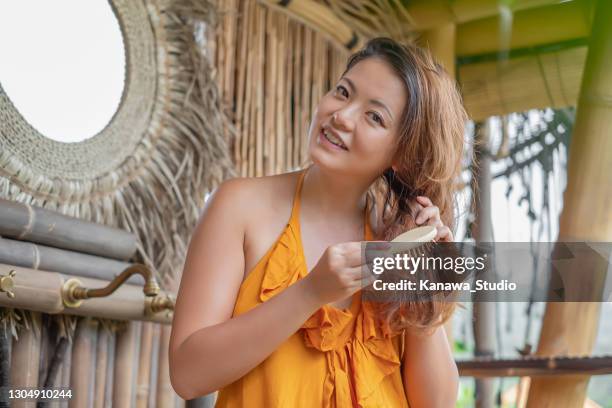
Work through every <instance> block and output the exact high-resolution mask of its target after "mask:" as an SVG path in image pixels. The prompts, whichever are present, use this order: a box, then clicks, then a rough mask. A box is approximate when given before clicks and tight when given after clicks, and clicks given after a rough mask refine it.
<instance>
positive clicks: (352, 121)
mask: <svg viewBox="0 0 612 408" xmlns="http://www.w3.org/2000/svg"><path fill="white" fill-rule="evenodd" d="M406 103H407V95H406V91H405V89H404V84H403V82H402V81H401V80H400V79H399V78H398V77H397V76H396V74H395V73H394V72H393V70H392V68H391V67H390V66H389V65H388V64H387V63H386V62H384V61H383V60H381V59H378V58H367V59H365V60H362V61H360V62H358V63H357V64H356V65H354V66H353V67H352V68H351V69H350V70H349V71H348V72H347V73H346V74H345V75H344V77H342V78H341V79H340V81H338V83H337V84H336V86H335V87H334V88H333V89H332V90H331V91H330V92H328V93H327V94H326V95H325V96H323V98H321V100H320V101H319V104H318V106H317V109H316V111H315V113H314V115H313V118H312V121H311V123H310V129H309V131H308V137H309V143H308V152H309V155H310V158H311V160H312V161H313V162H314V163H315V164H317V165H318V166H319V167H320V168H321V169H322V170H324V171H331V172H334V173H336V174H344V175H350V176H362V177H364V178H365V177H368V178H371V179H375V178H376V177H378V176H380V175H381V174H382V173H383V171H384V170H386V169H388V168H389V167H391V164H392V159H393V156H394V153H395V146H396V142H397V137H398V133H399V126H400V118H401V114H402V111H403V108H404V106H405V104H406Z"/></svg>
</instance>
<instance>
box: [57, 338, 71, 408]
mask: <svg viewBox="0 0 612 408" xmlns="http://www.w3.org/2000/svg"><path fill="white" fill-rule="evenodd" d="M73 344H74V343H73V341H70V340H69V341H68V344H67V346H66V351H65V353H64V359H63V360H64V361H62V377H61V386H62V387H65V388H70V373H71V372H72V346H73ZM69 403H70V401H66V400H64V401H62V402H61V403H60V406H61V407H62V408H68V404H69Z"/></svg>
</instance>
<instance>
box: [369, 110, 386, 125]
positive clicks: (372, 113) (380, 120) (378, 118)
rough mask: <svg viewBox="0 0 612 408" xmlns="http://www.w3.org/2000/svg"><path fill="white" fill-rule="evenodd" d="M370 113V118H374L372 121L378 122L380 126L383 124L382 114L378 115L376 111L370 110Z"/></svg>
mask: <svg viewBox="0 0 612 408" xmlns="http://www.w3.org/2000/svg"><path fill="white" fill-rule="evenodd" d="M370 113H371V115H372V120H374V122H376V123H378V124H379V125H381V126H384V122H383V118H382V116H380V115H379V114H378V113H376V112H370Z"/></svg>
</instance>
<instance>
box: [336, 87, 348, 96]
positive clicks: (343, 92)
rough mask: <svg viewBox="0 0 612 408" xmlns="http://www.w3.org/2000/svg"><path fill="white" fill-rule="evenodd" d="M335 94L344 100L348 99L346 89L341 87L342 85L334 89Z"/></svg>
mask: <svg viewBox="0 0 612 408" xmlns="http://www.w3.org/2000/svg"><path fill="white" fill-rule="evenodd" d="M336 93H338V94H340V95H342V96H344V97H345V98H348V96H349V95H348V91H347V89H346V88H345V87H343V86H342V85H338V86H337V87H336Z"/></svg>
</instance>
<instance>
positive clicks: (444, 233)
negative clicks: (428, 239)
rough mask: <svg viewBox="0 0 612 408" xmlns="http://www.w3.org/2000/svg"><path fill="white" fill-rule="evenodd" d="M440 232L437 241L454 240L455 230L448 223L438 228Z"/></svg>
mask: <svg viewBox="0 0 612 408" xmlns="http://www.w3.org/2000/svg"><path fill="white" fill-rule="evenodd" d="M436 229H437V230H438V233H437V234H436V238H435V240H436V241H442V242H452V241H453V232H452V231H451V230H450V228H448V227H447V226H446V225H443V226H441V227H437V228H436Z"/></svg>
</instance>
